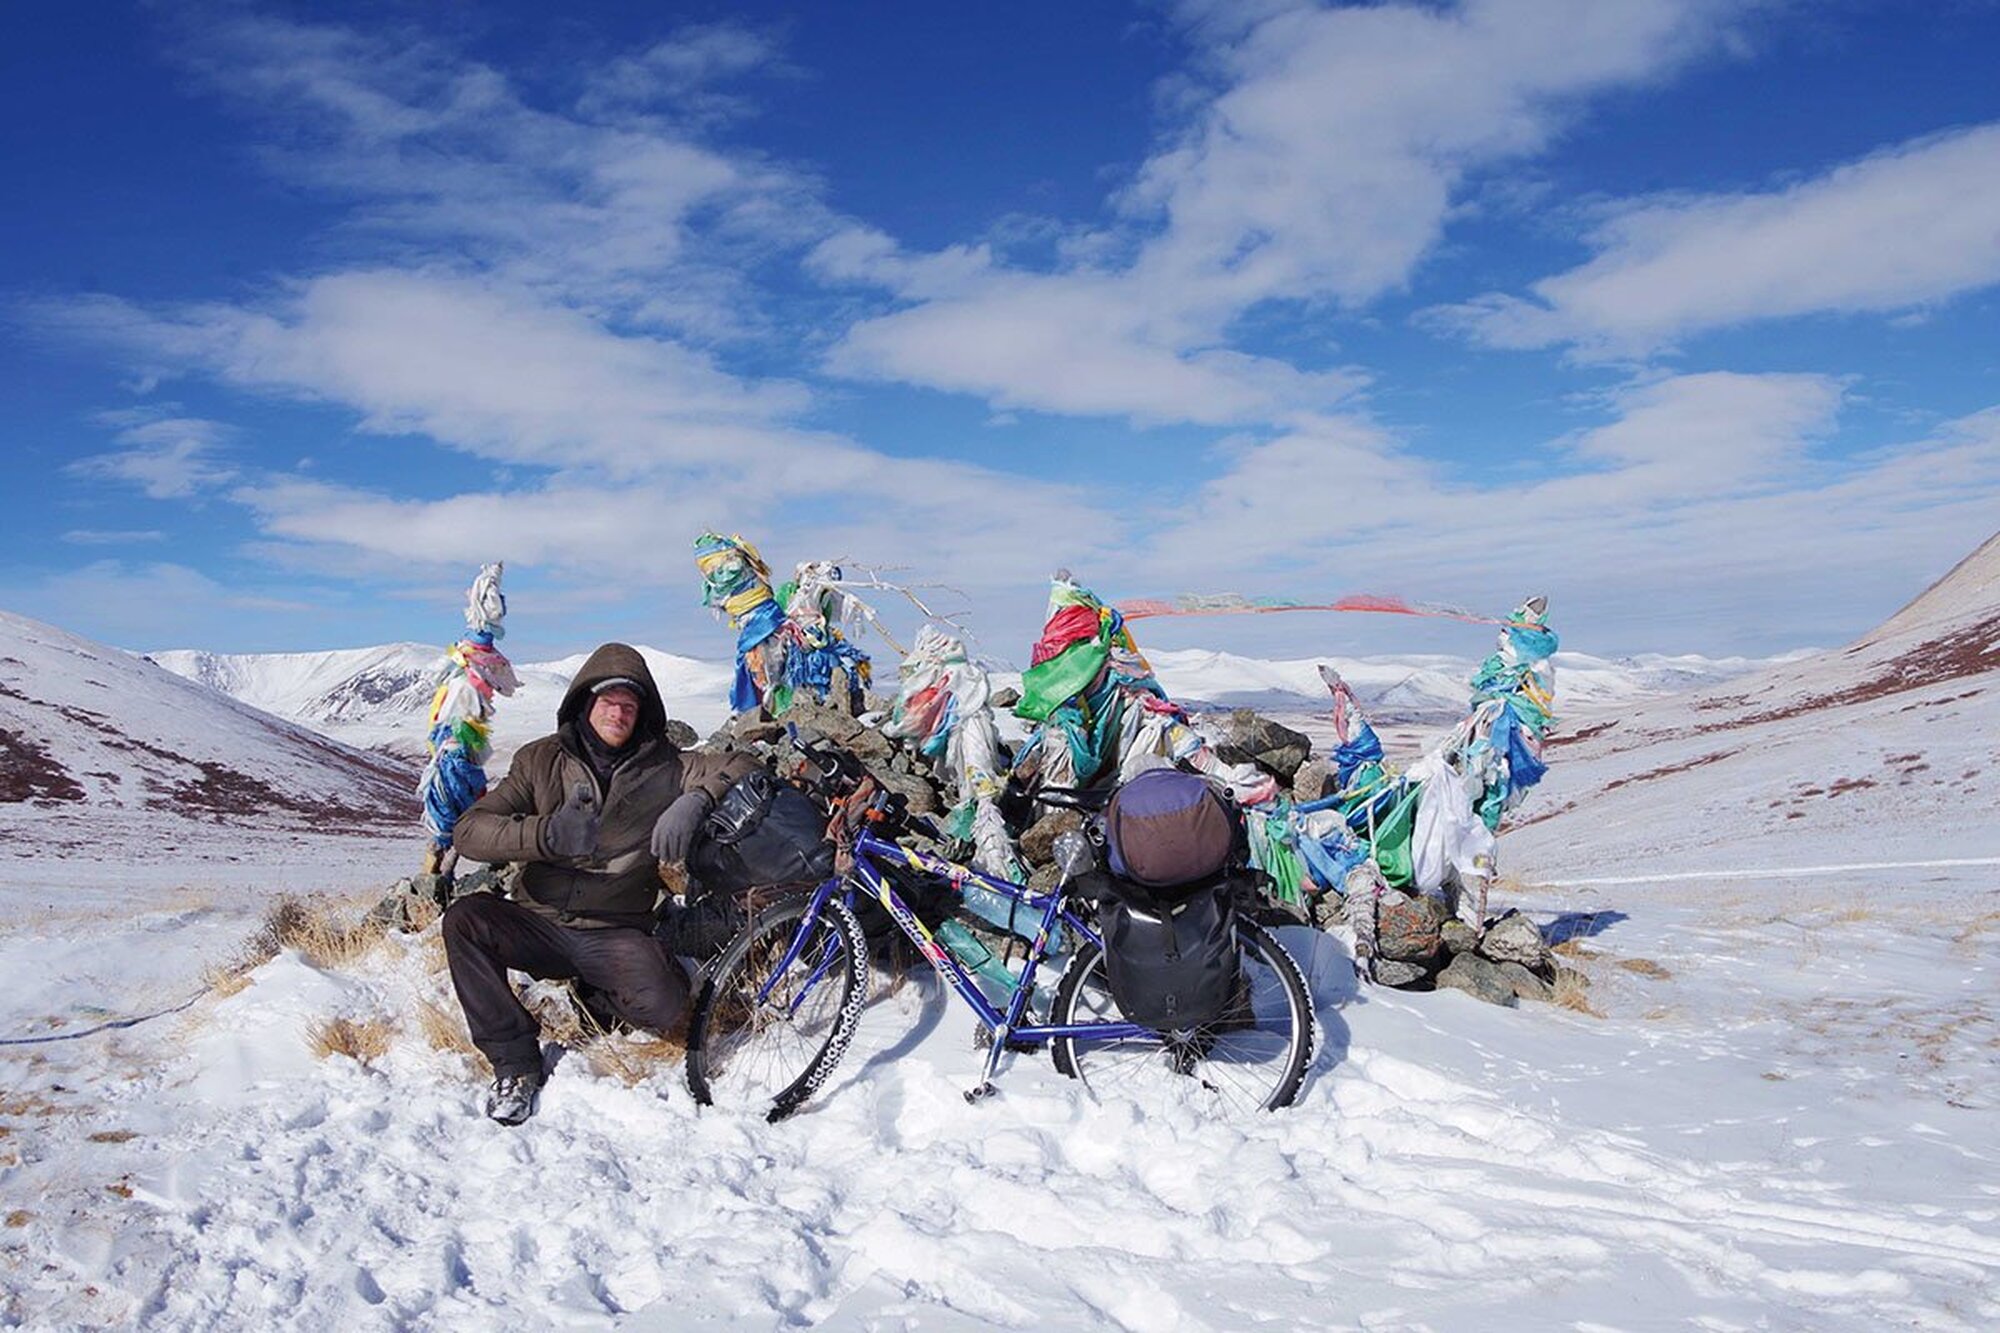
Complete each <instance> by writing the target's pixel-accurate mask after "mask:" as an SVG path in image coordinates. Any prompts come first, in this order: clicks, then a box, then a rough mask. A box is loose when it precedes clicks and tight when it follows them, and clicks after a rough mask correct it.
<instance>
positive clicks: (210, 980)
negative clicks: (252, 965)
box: [201, 960, 250, 997]
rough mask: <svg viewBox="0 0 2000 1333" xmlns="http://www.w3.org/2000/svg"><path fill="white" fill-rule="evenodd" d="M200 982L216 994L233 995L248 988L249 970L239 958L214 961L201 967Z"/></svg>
mask: <svg viewBox="0 0 2000 1333" xmlns="http://www.w3.org/2000/svg"><path fill="white" fill-rule="evenodd" d="M201 984H202V985H204V986H206V987H208V989H209V990H210V991H212V992H214V993H215V994H216V995H220V996H225V997H226V996H230V995H235V994H237V993H238V992H240V991H245V990H248V989H249V988H250V970H249V969H248V968H245V967H244V966H243V965H242V962H241V960H238V961H237V962H234V963H214V964H211V965H210V966H208V967H205V968H203V969H202V973H201Z"/></svg>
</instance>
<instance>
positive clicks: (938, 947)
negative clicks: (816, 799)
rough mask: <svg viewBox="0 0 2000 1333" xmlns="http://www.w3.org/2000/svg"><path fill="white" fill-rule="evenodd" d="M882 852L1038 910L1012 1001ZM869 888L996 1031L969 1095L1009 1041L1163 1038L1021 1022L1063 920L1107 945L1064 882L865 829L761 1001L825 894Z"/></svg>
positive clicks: (986, 1087)
mask: <svg viewBox="0 0 2000 1333" xmlns="http://www.w3.org/2000/svg"><path fill="white" fill-rule="evenodd" d="M877 858H880V859H890V858H893V859H895V860H897V861H901V862H902V863H903V864H905V865H908V866H909V867H911V868H912V869H914V870H917V871H919V872H922V873H924V874H928V875H935V876H937V877H939V878H941V879H945V880H948V881H950V882H951V883H952V884H953V885H954V886H963V885H964V884H966V883H967V882H968V881H972V882H977V883H979V884H981V885H983V886H984V887H986V888H988V889H991V890H992V891H993V892H995V893H998V894H1000V895H1002V896H1004V897H1007V898H1012V899H1014V900H1015V901H1016V902H1019V903H1020V904H1021V905H1022V906H1023V907H1025V908H1027V909H1028V910H1029V911H1030V912H1033V913H1036V914H1038V915H1039V916H1040V918H1041V923H1040V926H1039V927H1038V928H1037V930H1036V932H1035V938H1034V941H1033V943H1032V944H1031V945H1030V946H1029V949H1028V959H1027V962H1026V964H1025V965H1024V966H1023V967H1022V970H1021V975H1020V977H1019V979H1018V980H1017V981H1016V982H1015V985H1014V992H1013V994H1012V995H1011V996H1009V997H1008V999H1007V1007H1006V1009H1005V1010H1002V1009H999V1008H997V1007H995V1005H994V1004H993V1002H992V1001H991V1000H988V999H987V998H986V994H985V992H983V991H981V990H980V989H979V983H978V982H977V980H975V979H974V977H973V974H972V973H971V972H970V971H968V970H967V969H966V967H965V966H964V965H963V964H961V963H960V962H959V961H958V959H956V958H954V957H952V954H951V951H950V950H949V949H947V948H945V947H944V946H943V945H942V944H940V943H938V941H937V939H936V938H935V937H934V936H933V935H932V934H931V932H930V930H929V929H928V928H927V927H926V926H925V925H924V923H923V922H922V920H920V919H919V918H918V917H917V914H916V913H915V912H912V911H911V910H910V909H909V907H908V906H907V905H906V904H905V903H904V902H903V900H902V899H901V898H900V897H898V896H897V894H896V891H895V889H893V888H892V887H890V884H889V880H888V877H887V876H886V875H884V874H883V873H882V872H881V871H880V870H879V869H877V868H876V866H875V864H874V861H875V860H876V859H877ZM864 891H865V892H866V893H867V894H869V895H870V896H871V897H873V898H874V899H875V900H876V901H877V902H879V903H881V904H882V907H883V909H884V910H885V911H887V912H888V913H889V916H890V917H891V919H893V920H894V921H895V923H896V925H897V927H898V928H899V929H901V931H902V932H903V934H904V935H906V936H908V937H909V940H910V942H911V943H912V944H914V945H916V946H917V948H918V950H919V951H920V952H922V954H923V956H924V957H925V958H926V959H928V960H929V962H930V965H931V966H932V967H933V968H934V969H936V971H937V974H938V976H939V977H941V978H943V980H944V983H945V984H946V985H947V986H949V987H951V989H952V990H953V991H955V992H957V994H958V997H959V998H960V999H961V1000H964V1001H965V1003H966V1004H968V1005H970V1006H971V1008H972V1011H973V1013H975V1014H977V1015H978V1017H979V1021H980V1022H981V1023H982V1024H983V1025H984V1026H985V1027H986V1029H987V1031H989V1032H990V1033H992V1034H993V1045H992V1049H991V1050H990V1052H989V1053H988V1055H987V1060H986V1074H985V1078H984V1080H982V1082H981V1083H980V1085H979V1087H977V1088H974V1089H973V1090H972V1091H971V1092H969V1093H967V1094H966V1095H967V1096H968V1097H975V1096H984V1095H985V1094H986V1093H988V1092H990V1091H992V1088H991V1081H992V1078H993V1074H994V1071H995V1070H996V1069H997V1068H998V1066H999V1060H1000V1056H1001V1054H1002V1053H1003V1052H1004V1051H1005V1050H1006V1049H1007V1044H1008V1043H1009V1042H1024V1043H1027V1044H1029V1045H1035V1046H1039V1045H1042V1044H1044V1043H1047V1042H1050V1041H1053V1040H1055V1039H1057V1038H1059V1037H1069V1038H1087V1039H1089V1040H1091V1041H1104V1042H1110V1041H1145V1040H1154V1041H1157V1040H1159V1039H1160V1034H1159V1033H1158V1032H1156V1031H1155V1030H1154V1029H1152V1028H1147V1027H1141V1026H1139V1025H1138V1024H1136V1023H1127V1022H1123V1021H1116V1022H1094V1023H1025V1022H1023V1021H1022V1020H1023V1019H1025V1018H1026V1017H1027V1013H1028V1004H1029V1002H1030V1001H1031V1000H1032V999H1033V998H1034V990H1035V973H1036V970H1037V969H1038V968H1039V967H1040V966H1041V963H1042V959H1043V956H1044V953H1045V951H1046V950H1047V949H1048V945H1049V938H1050V936H1051V935H1052V934H1053V933H1054V931H1055V928H1056V926H1057V924H1058V923H1060V924H1061V925H1063V926H1065V927H1067V928H1068V929H1070V930H1072V931H1075V932H1076V935H1077V937H1078V938H1079V939H1082V940H1085V941H1088V942H1089V943H1091V944H1095V945H1098V946H1099V947H1100V948H1101V947H1102V946H1103V943H1104V942H1103V940H1101V939H1100V938H1099V937H1098V934H1097V932H1096V930H1094V929H1093V928H1092V927H1091V926H1090V924H1089V923H1088V922H1087V921H1085V920H1083V919H1082V918H1081V917H1079V916H1077V914H1076V913H1074V912H1072V911H1070V910H1069V908H1068V907H1066V906H1064V905H1063V892H1062V886H1060V885H1058V886H1057V887H1056V888H1054V889H1052V890H1050V891H1048V892H1046V893H1036V892H1033V891H1032V890H1030V889H1028V888H1027V887H1026V886H1025V885H1021V884H1016V883H1014V882H1013V881H1011V880H1004V879H995V878H993V877H992V876H991V875H986V874H982V873H980V872H979V871H977V870H974V869H972V868H971V867H969V866H962V865H958V864H956V863H954V862H951V861H947V860H944V859H943V858H942V857H937V856H932V855H930V854H929V853H927V852H920V851H915V850H913V849H911V848H908V847H901V846H898V845H897V844H896V843H893V842H889V841H887V840H885V839H882V838H878V837H876V836H874V835H873V834H871V833H869V832H868V831H867V830H866V829H863V830H861V831H860V832H859V833H857V834H856V835H855V839H854V871H853V873H852V874H851V875H850V876H848V877H847V878H845V879H842V878H840V877H835V878H833V879H829V880H827V881H826V882H825V883H823V884H821V885H820V886H819V887H818V888H817V889H815V890H814V891H813V897H812V901H811V904H810V905H809V906H808V908H807V910H806V914H805V916H804V917H803V918H801V920H800V922H799V929H798V933H797V934H796V935H794V936H793V937H792V942H791V946H790V947H789V948H788V949H787V950H786V953H785V957H784V959H783V960H782V961H781V962H780V963H779V965H778V966H777V967H776V968H775V969H774V970H773V971H772V974H771V976H770V978H769V979H768V980H767V981H766V982H765V983H764V985H763V987H762V989H761V990H760V991H759V992H758V996H757V1000H758V1002H759V1003H760V1004H761V1003H765V1002H766V1001H768V999H769V997H770V992H771V988H772V987H773V986H774V985H775V984H776V983H777V980H778V978H779V977H782V976H784V975H785V973H786V972H787V971H788V970H789V969H790V968H791V967H792V965H793V964H794V963H796V962H797V961H798V960H799V958H800V955H801V953H802V951H803V950H804V948H805V942H806V939H807V937H808V936H809V935H810V934H811V933H812V929H813V927H814V925H815V924H816V923H817V922H818V920H819V915H820V913H821V911H823V910H824V909H825V907H826V902H827V900H828V899H829V898H831V897H832V896H833V895H834V894H836V893H843V894H844V895H845V900H846V901H847V903H848V904H849V905H850V906H851V905H852V904H853V902H854V901H855V899H856V898H857V897H858V896H859V895H860V894H861V893H863V892H864ZM832 961H833V960H832V959H831V957H827V958H822V959H821V960H820V961H819V962H818V964H817V965H816V966H815V967H814V969H813V971H812V973H811V974H810V975H809V976H808V977H807V979H806V983H805V985H803V986H801V987H800V988H799V994H800V998H801V999H803V997H804V995H805V994H806V993H807V992H808V991H810V990H811V988H812V987H813V986H814V985H816V984H818V982H819V980H820V978H821V976H822V975H823V974H824V973H825V971H826V970H827V968H828V967H829V966H830V965H831V963H832Z"/></svg>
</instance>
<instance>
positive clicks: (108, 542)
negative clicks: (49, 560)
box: [62, 528, 167, 546]
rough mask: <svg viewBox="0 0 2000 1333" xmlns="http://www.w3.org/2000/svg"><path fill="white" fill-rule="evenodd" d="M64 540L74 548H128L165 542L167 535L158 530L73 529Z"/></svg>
mask: <svg viewBox="0 0 2000 1333" xmlns="http://www.w3.org/2000/svg"><path fill="white" fill-rule="evenodd" d="M62 539H63V540H64V541H66V542H68V543H69V544H70V545H72V546H128V545H133V544H136V543H139V542H160V541H165V540H166V539H167V534H166V533H164V532H161V531H160V530H159V529H157V528H143V529H141V528H134V529H124V530H117V529H105V528H71V529H70V530H69V531H68V532H65V533H64V534H63V535H62Z"/></svg>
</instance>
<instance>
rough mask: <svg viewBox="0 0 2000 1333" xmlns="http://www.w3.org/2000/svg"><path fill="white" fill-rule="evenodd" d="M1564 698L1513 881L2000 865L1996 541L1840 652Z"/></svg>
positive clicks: (1512, 845) (1999, 571) (1516, 839)
mask: <svg viewBox="0 0 2000 1333" xmlns="http://www.w3.org/2000/svg"><path fill="white" fill-rule="evenodd" d="M1558 683H1559V684H1560V681H1559V682H1558ZM1558 702H1559V704H1560V705H1561V706H1562V707H1563V711H1564V712H1565V713H1566V714H1567V715H1568V716H1569V717H1570V719H1571V723H1572V725H1571V726H1570V727H1568V728H1567V729H1565V730H1564V731H1562V732H1560V733H1559V734H1558V735H1556V736H1555V738H1554V740H1553V742H1552V745H1551V749H1550V759H1551V763H1552V767H1551V769H1550V773H1549V777H1548V780H1547V781H1546V782H1545V783H1544V784H1543V785H1542V786H1541V787H1540V788H1539V789H1537V791H1536V792H1535V793H1534V795H1533V797H1532V798H1531V799H1530V801H1529V802H1528V803H1527V804H1525V805H1524V806H1523V807H1522V809H1521V811H1520V814H1519V817H1518V818H1517V819H1516V821H1515V822H1514V823H1513V824H1512V825H1511V826H1510V831H1509V832H1508V833H1507V834H1506V835H1505V838H1504V841H1503V847H1504V848H1505V850H1506V855H1507V859H1508V863H1509V864H1510V865H1511V866H1513V867H1515V868H1517V869H1518V868H1526V869H1530V870H1532V871H1534V872H1536V873H1540V874H1543V875H1566V876H1613V875H1645V874H1660V873H1671V872H1677V871H1703V870H1712V869H1717V868H1736V867H1746V868H1747V867H1754V866H1760V865H1761V866H1781V865H1788V866H1804V865H1813V864H1831V863H1837V862H1839V863H1844V862H1848V861H1854V860H1868V861H1923V860H1941V859H1963V858H1978V857H1991V856H1994V855H2000V814H1996V811H2000V760H1996V756H1995V751H1994V738H1995V736H2000V537H1996V538H1994V539H1993V540H1990V541H1988V542H1987V543H1986V544H1985V545H1984V546H1982V547H1980V549H1979V550H1978V551H1976V552H1974V553H1973V554H1972V555H1971V556H1969V557H1967V558H1966V559H1965V560H1964V561H1963V562H1962V563H1960V564H1959V566H1958V567H1957V568H1955V569H1953V570H1952V571H1951V572H1950V573H1949V574H1948V575H1946V576H1945V577H1944V578H1943V579H1941V580H1939V581H1938V583H1937V584H1935V585H1934V586H1933V587H1931V588H1930V590H1928V591H1927V592H1925V593H1924V594H1923V595H1922V596H1921V597H1919V598H1917V599H1916V600H1915V601H1913V602H1911V603H1910V605H1909V606H1907V607H1905V608H1904V609H1903V610H1902V611H1900V612H1898V613H1897V614H1896V615H1895V616H1894V617H1893V618H1891V619H1890V620H1889V621H1887V622H1886V623H1884V624H1883V625H1882V626H1881V627H1880V628H1879V629H1877V630H1875V631H1873V632H1872V633H1870V634H1868V635H1866V636H1864V637H1863V638H1861V639H1860V640H1858V641H1856V642H1855V643H1853V644H1850V645H1849V646H1847V647H1845V648H1842V649H1839V650H1837V651H1834V652H1828V653H1821V654H1818V655H1815V656H1811V657H1807V658H1802V659H1799V660H1795V661H1789V662H1784V663H1781V664H1778V665H1775V666H1772V667H1769V668H1767V669H1765V670H1763V671H1760V672H1757V673H1755V674H1753V675H1748V676H1745V677H1742V678H1740V679H1737V680H1733V681H1730V682H1727V683H1725V684H1721V685H1716V686H1712V687H1709V688H1706V689H1702V690H1698V691H1694V692H1692V693H1688V694H1682V695H1675V696H1672V697H1668V698H1659V699H1650V700H1643V701H1638V702H1635V703H1633V704H1632V705H1630V706H1629V707H1626V708H1623V709H1620V710H1616V711H1606V710H1603V709H1598V710H1595V711H1592V710H1588V709H1586V710H1581V713H1580V714H1579V712H1578V711H1575V710H1573V709H1572V708H1571V705H1572V704H1573V702H1574V701H1573V700H1571V699H1567V698H1560V697H1559V701H1558Z"/></svg>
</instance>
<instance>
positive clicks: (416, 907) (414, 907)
mask: <svg viewBox="0 0 2000 1333" xmlns="http://www.w3.org/2000/svg"><path fill="white" fill-rule="evenodd" d="M443 915H444V908H442V907H440V906H438V901H437V899H435V898H433V897H431V896H430V895H428V894H412V895H411V896H410V899H409V901H408V902H406V903H404V904H403V925H402V929H403V931H404V932H405V933H406V934H410V935H415V934H419V933H421V932H423V931H426V930H429V929H430V928H431V927H432V926H434V925H436V924H437V922H438V918H439V917H441V916H443Z"/></svg>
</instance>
